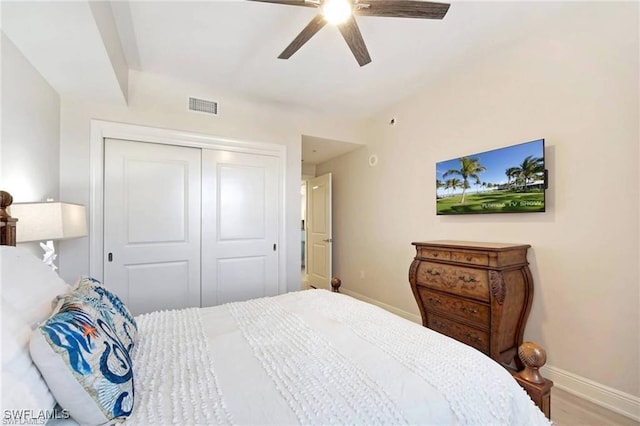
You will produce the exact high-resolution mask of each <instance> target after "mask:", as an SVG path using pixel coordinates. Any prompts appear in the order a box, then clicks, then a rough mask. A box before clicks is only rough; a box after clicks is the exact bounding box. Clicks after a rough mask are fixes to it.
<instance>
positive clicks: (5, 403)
mask: <svg viewBox="0 0 640 426" xmlns="http://www.w3.org/2000/svg"><path fill="white" fill-rule="evenodd" d="M31 333H32V330H31V328H29V326H28V325H27V324H26V323H25V322H23V320H22V319H21V318H20V315H19V314H18V313H17V312H16V311H15V310H14V309H13V308H12V307H11V306H10V305H7V304H6V303H5V302H4V301H3V302H2V412H3V413H5V411H4V410H30V412H31V413H32V414H37V413H39V412H42V411H51V410H52V409H53V407H54V405H55V400H54V398H53V395H51V392H50V391H49V388H48V387H47V384H46V383H45V381H44V380H43V379H42V376H41V375H40V372H39V371H38V369H37V368H36V366H35V365H34V364H33V361H32V360H31V356H30V355H29V338H30V337H31Z"/></svg>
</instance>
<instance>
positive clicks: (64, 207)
mask: <svg viewBox="0 0 640 426" xmlns="http://www.w3.org/2000/svg"><path fill="white" fill-rule="evenodd" d="M10 211H11V216H12V217H15V218H16V219H18V220H19V226H18V227H17V229H16V242H18V243H27V242H32V241H40V247H42V249H43V250H44V254H43V256H42V261H43V262H44V263H46V264H47V265H49V266H50V267H51V268H52V269H53V270H54V271H55V270H56V269H58V268H57V266H55V265H54V264H53V261H54V260H55V258H56V256H57V255H56V253H55V248H54V246H53V241H54V240H68V239H71V238H79V237H86V236H87V218H86V216H87V214H86V209H85V207H84V206H83V205H81V204H72V203H63V202H60V201H47V202H38V203H15V204H12V205H11V207H10ZM42 241H46V243H42Z"/></svg>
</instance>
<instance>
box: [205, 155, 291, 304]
mask: <svg viewBox="0 0 640 426" xmlns="http://www.w3.org/2000/svg"><path fill="white" fill-rule="evenodd" d="M278 170H279V159H278V158H277V157H272V156H268V155H257V154H246V153H237V152H229V151H217V150H203V152H202V187H203V192H202V203H203V205H202V206H203V208H202V238H203V239H202V305H203V306H211V305H217V304H221V303H226V302H233V301H240V300H247V299H251V298H256V297H263V296H273V295H276V294H278V251H279V244H278V215H279V200H280V196H279V186H278V182H279V177H278V176H279V172H278Z"/></svg>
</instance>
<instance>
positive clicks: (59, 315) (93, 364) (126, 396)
mask: <svg viewBox="0 0 640 426" xmlns="http://www.w3.org/2000/svg"><path fill="white" fill-rule="evenodd" d="M61 302H62V303H61V304H60V305H59V310H58V311H56V312H55V313H54V315H52V316H51V317H50V318H49V319H48V320H47V321H45V322H44V323H43V324H42V325H41V326H39V327H38V328H36V330H34V332H33V334H32V336H31V343H30V352H31V356H32V358H33V362H34V363H35V364H36V365H37V366H38V369H39V370H40V372H41V373H42V376H43V377H44V379H45V381H46V382H47V384H48V385H49V388H50V389H51V392H52V393H53V395H54V396H55V398H56V400H57V401H58V403H59V404H60V406H62V407H63V408H64V409H66V410H68V412H69V414H71V417H73V418H74V420H76V421H77V422H78V423H80V424H82V425H102V424H112V423H114V422H117V421H120V420H122V419H124V418H126V417H127V416H129V415H130V414H131V412H132V411H133V407H134V387H133V362H132V361H131V357H130V355H129V351H128V349H127V347H125V346H124V344H123V343H122V341H121V340H120V339H119V337H118V335H117V333H116V331H115V329H114V328H113V327H112V324H114V322H113V321H112V317H111V316H110V315H107V313H106V312H105V311H104V309H102V308H103V302H101V301H100V300H99V299H97V298H91V297H89V298H87V297H86V294H83V293H81V292H80V291H78V292H72V293H70V294H69V295H67V296H65V297H64V298H63V299H62V300H61ZM110 323H111V324H110Z"/></svg>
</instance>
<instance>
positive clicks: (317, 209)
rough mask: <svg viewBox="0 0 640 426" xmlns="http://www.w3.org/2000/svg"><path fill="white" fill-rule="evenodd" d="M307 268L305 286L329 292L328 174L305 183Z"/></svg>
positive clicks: (329, 228)
mask: <svg viewBox="0 0 640 426" xmlns="http://www.w3.org/2000/svg"><path fill="white" fill-rule="evenodd" d="M307 221H308V223H307V225H306V227H307V242H306V244H307V264H306V273H307V275H308V276H309V285H310V286H312V287H315V288H324V289H329V290H330V289H331V284H330V280H331V253H332V244H331V242H332V230H331V173H327V174H326V175H322V176H319V177H316V178H313V179H311V180H308V181H307Z"/></svg>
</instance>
